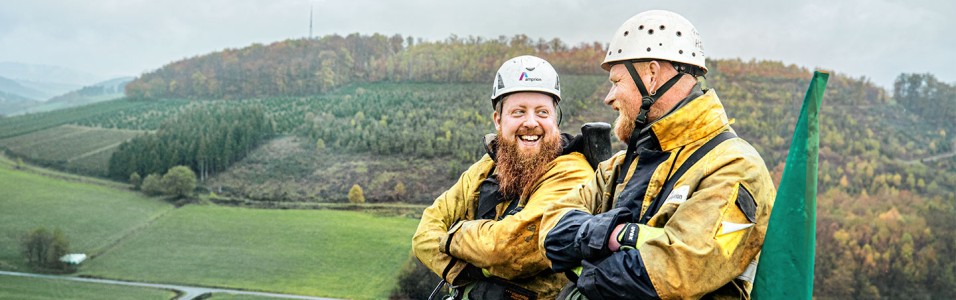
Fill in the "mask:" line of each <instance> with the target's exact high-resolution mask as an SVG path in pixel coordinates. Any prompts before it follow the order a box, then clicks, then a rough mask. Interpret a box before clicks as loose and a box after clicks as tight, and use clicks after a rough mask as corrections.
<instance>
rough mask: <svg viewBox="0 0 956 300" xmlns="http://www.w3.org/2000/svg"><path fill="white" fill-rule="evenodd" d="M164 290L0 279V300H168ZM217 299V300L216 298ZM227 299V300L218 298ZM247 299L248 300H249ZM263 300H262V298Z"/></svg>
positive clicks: (7, 277)
mask: <svg viewBox="0 0 956 300" xmlns="http://www.w3.org/2000/svg"><path fill="white" fill-rule="evenodd" d="M175 296H176V293H175V292H173V291H168V290H160V289H152V288H142V287H131V286H119V285H109V284H98V283H87V282H76V281H68V280H56V279H44V278H25V277H17V276H5V275H0V299H19V300H46V299H50V300H59V299H76V300H82V299H91V300H93V299H97V300H98V299H130V300H139V299H163V300H167V299H172V298H173V297H175ZM216 299H220V298H216ZM222 299H229V298H222ZM250 299H251V298H250ZM263 299H265V298H263Z"/></svg>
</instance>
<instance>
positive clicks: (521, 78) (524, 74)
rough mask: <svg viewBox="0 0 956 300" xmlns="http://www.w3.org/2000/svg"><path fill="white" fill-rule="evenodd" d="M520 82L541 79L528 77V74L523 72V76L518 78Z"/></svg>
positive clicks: (539, 79)
mask: <svg viewBox="0 0 956 300" xmlns="http://www.w3.org/2000/svg"><path fill="white" fill-rule="evenodd" d="M518 81H541V78H538V77H531V76H529V75H528V72H521V76H520V77H518Z"/></svg>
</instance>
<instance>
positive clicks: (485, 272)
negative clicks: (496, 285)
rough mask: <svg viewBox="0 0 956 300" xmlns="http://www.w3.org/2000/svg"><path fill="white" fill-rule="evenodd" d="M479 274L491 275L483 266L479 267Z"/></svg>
mask: <svg viewBox="0 0 956 300" xmlns="http://www.w3.org/2000/svg"><path fill="white" fill-rule="evenodd" d="M481 274H482V275H485V277H491V272H489V271H488V269H485V268H482V269H481Z"/></svg>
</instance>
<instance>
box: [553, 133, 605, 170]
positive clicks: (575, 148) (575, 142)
mask: <svg viewBox="0 0 956 300" xmlns="http://www.w3.org/2000/svg"><path fill="white" fill-rule="evenodd" d="M570 152H580V153H581V154H584V158H585V159H587V160H588V164H590V165H591V168H592V169H597V165H598V164H599V163H601V162H602V161H605V160H607V159H609V158H611V124H608V123H604V122H591V123H584V125H582V126H581V134H580V135H578V136H575V137H574V138H572V139H571V141H570V144H569V145H567V147H565V150H564V153H562V154H567V153H570Z"/></svg>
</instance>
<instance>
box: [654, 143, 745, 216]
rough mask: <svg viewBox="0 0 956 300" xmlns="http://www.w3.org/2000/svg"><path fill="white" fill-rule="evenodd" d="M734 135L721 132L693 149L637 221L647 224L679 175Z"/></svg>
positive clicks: (672, 187)
mask: <svg viewBox="0 0 956 300" xmlns="http://www.w3.org/2000/svg"><path fill="white" fill-rule="evenodd" d="M735 137H737V135H736V134H734V133H733V132H730V131H724V132H721V133H720V134H718V135H717V136H715V137H714V138H712V139H710V141H707V143H706V144H704V145H703V146H701V147H700V148H698V149H697V151H694V153H693V154H691V155H690V157H688V158H687V160H685V161H684V163H683V164H681V166H680V168H678V169H677V172H674V175H671V176H670V177H668V178H667V179H665V182H664V186H663V187H661V191H660V192H659V193H657V196H656V197H654V202H651V206H650V207H648V208H647V211H645V212H644V216H643V217H641V220H640V221H639V223H641V224H647V222H648V221H650V220H651V217H653V216H654V215H655V214H657V211H658V210H660V209H661V206H662V205H663V203H664V197H666V196H667V195H668V194H670V193H671V191H672V190H673V189H674V184H675V183H676V182H677V179H680V178H681V176H684V173H686V172H687V170H689V169H690V167H692V166H694V164H696V163H697V161H699V160H700V159H701V158H703V157H704V155H707V153H708V152H710V150H713V149H714V148H715V147H717V145H720V144H721V143H723V142H724V141H726V140H729V139H732V138H735ZM674 160H675V162H676V160H677V157H675V158H674Z"/></svg>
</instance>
